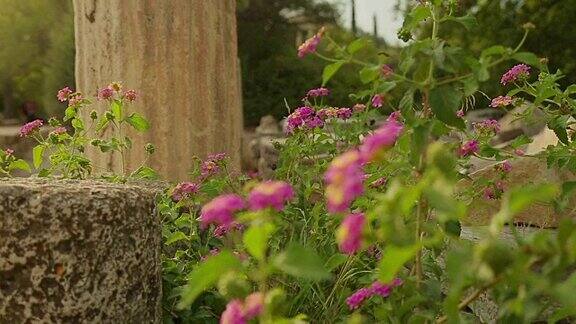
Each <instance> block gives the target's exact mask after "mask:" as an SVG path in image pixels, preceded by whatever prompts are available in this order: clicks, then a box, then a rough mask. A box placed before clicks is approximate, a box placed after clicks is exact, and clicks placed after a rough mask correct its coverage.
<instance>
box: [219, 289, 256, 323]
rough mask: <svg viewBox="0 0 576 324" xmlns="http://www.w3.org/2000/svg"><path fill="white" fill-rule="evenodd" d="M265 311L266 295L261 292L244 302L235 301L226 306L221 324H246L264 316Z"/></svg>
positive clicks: (253, 294) (249, 296)
mask: <svg viewBox="0 0 576 324" xmlns="http://www.w3.org/2000/svg"><path fill="white" fill-rule="evenodd" d="M263 310H264V294H263V293H261V292H256V293H252V294H250V295H248V297H246V299H245V300H244V301H242V300H240V299H233V300H232V301H230V302H229V303H228V305H226V309H225V310H224V312H223V313H222V316H221V317H220V324H246V323H248V321H250V320H252V319H254V318H256V317H258V316H259V315H260V314H262V311H263Z"/></svg>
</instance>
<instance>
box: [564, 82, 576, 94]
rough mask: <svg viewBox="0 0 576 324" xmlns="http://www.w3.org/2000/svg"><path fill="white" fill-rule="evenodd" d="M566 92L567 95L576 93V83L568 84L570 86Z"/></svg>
mask: <svg viewBox="0 0 576 324" xmlns="http://www.w3.org/2000/svg"><path fill="white" fill-rule="evenodd" d="M564 93H565V94H567V95H571V94H574V93H576V84H572V85H570V86H568V88H566V90H565V91H564Z"/></svg>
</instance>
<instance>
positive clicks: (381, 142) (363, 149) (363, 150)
mask: <svg viewBox="0 0 576 324" xmlns="http://www.w3.org/2000/svg"><path fill="white" fill-rule="evenodd" d="M403 128H404V127H403V126H402V124H401V123H399V122H398V121H396V120H395V119H389V120H388V121H386V123H384V125H382V126H381V127H380V128H378V129H377V130H376V131H375V132H374V133H373V134H371V135H369V136H366V137H365V138H364V140H363V141H362V144H361V145H360V154H361V155H362V159H364V160H365V161H371V160H373V159H374V158H375V157H376V156H377V155H378V153H380V152H381V151H382V150H384V149H386V148H389V147H392V146H393V145H394V144H395V143H396V140H398V137H399V136H400V133H401V132H402V129H403Z"/></svg>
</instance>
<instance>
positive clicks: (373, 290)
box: [346, 278, 403, 310]
mask: <svg viewBox="0 0 576 324" xmlns="http://www.w3.org/2000/svg"><path fill="white" fill-rule="evenodd" d="M402 284H403V281H402V279H400V278H396V279H394V280H393V281H392V282H391V283H390V284H383V283H381V282H379V281H375V282H374V283H372V285H370V287H364V288H360V289H358V290H357V291H356V292H354V293H353V294H352V295H350V296H349V297H348V298H347V299H346V304H348V307H349V308H350V310H354V309H358V308H359V307H360V306H362V303H364V301H365V300H367V299H369V298H371V297H373V296H380V297H388V296H390V293H391V292H392V290H393V289H394V288H395V287H398V286H400V285H402Z"/></svg>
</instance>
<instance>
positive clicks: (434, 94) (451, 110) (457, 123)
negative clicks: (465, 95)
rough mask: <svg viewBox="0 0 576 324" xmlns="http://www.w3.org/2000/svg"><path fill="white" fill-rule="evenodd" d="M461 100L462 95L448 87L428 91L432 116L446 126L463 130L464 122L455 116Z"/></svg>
mask: <svg viewBox="0 0 576 324" xmlns="http://www.w3.org/2000/svg"><path fill="white" fill-rule="evenodd" d="M461 99H462V94H461V93H460V92H459V91H458V90H456V89H454V88H453V87H450V86H442V87H439V88H434V89H432V90H431V91H430V99H429V100H430V106H431V108H432V112H433V113H434V115H436V117H437V118H438V119H439V120H441V121H442V122H443V123H445V124H446V125H450V126H454V127H457V128H460V129H464V128H465V124H464V121H463V120H462V118H458V116H456V112H457V111H458V109H459V108H460V100H461Z"/></svg>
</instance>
